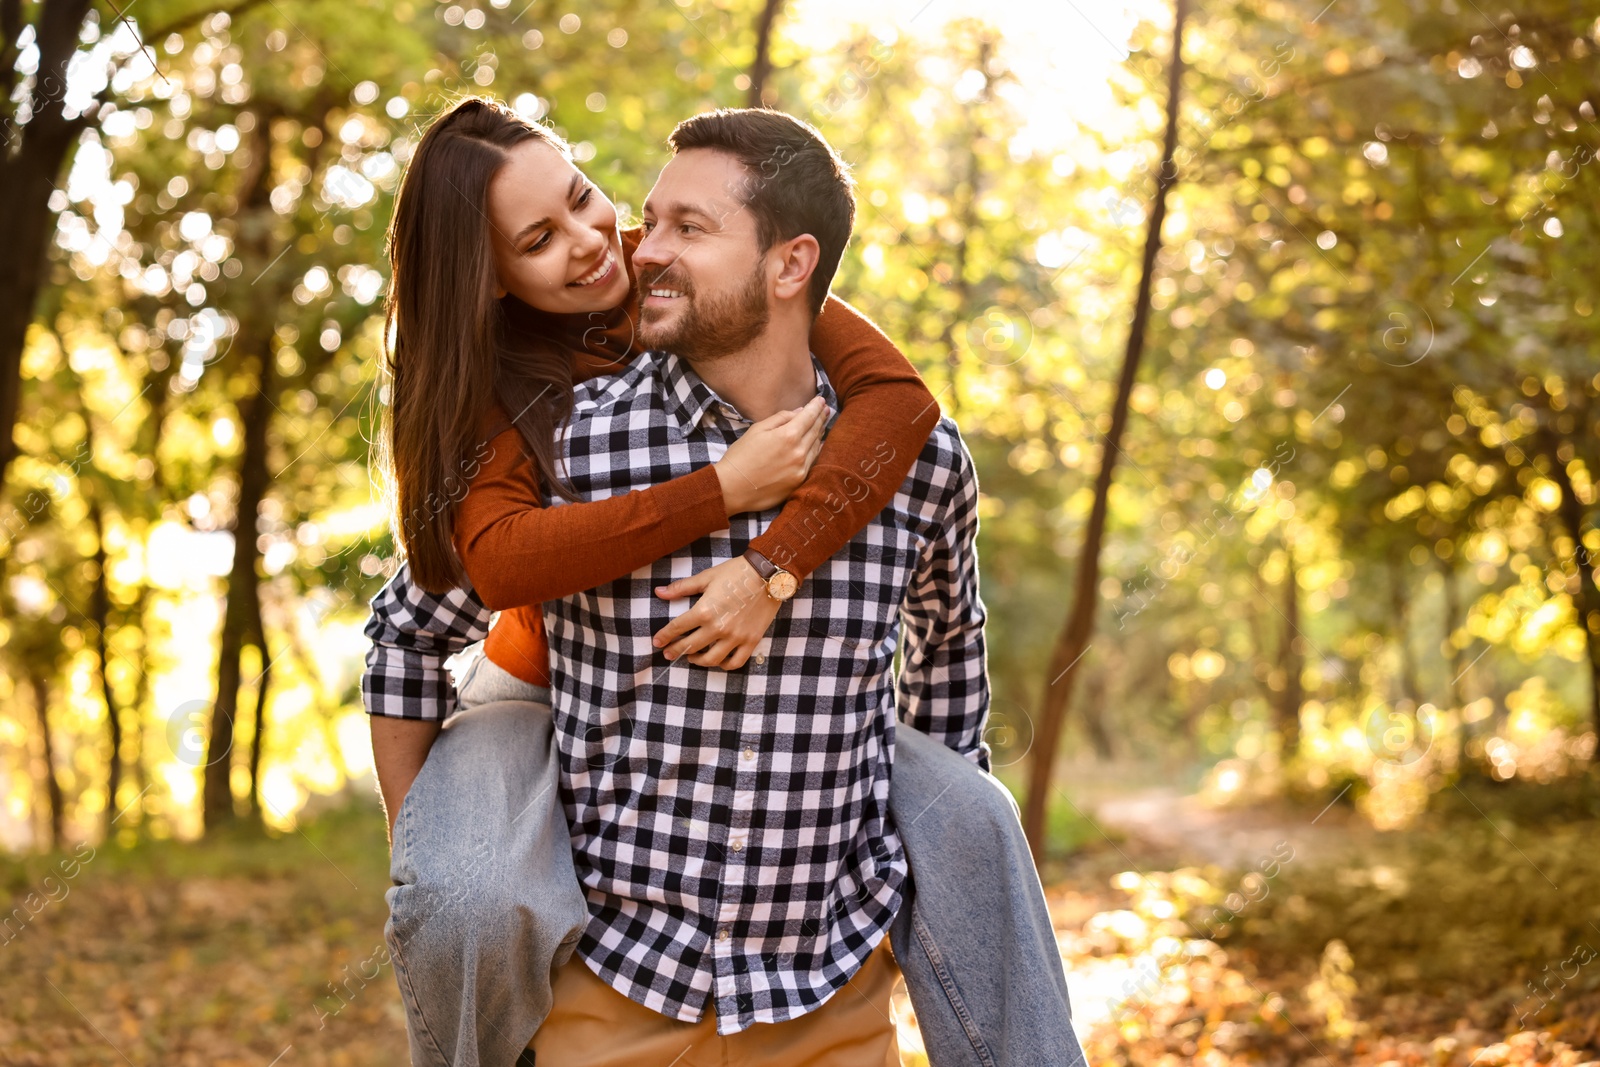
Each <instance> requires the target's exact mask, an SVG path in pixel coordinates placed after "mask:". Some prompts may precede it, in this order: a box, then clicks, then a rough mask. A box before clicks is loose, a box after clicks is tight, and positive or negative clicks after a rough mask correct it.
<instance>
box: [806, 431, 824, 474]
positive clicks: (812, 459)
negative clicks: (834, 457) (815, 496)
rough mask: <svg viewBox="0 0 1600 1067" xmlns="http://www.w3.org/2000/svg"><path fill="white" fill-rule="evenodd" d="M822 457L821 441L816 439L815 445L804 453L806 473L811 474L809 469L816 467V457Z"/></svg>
mask: <svg viewBox="0 0 1600 1067" xmlns="http://www.w3.org/2000/svg"><path fill="white" fill-rule="evenodd" d="M820 455H822V439H821V438H818V439H817V442H816V444H814V445H812V446H811V451H810V452H807V453H806V473H807V474H809V473H811V468H812V467H814V466H816V464H817V457H818V456H820Z"/></svg>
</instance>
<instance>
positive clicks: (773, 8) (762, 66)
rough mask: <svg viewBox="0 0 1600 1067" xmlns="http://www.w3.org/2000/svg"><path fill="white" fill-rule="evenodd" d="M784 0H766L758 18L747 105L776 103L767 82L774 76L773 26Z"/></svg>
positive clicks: (763, 105) (759, 105) (756, 105)
mask: <svg viewBox="0 0 1600 1067" xmlns="http://www.w3.org/2000/svg"><path fill="white" fill-rule="evenodd" d="M782 9H783V0H766V3H765V4H763V5H762V7H761V14H760V16H759V17H758V18H757V19H756V56H755V59H753V60H751V62H750V73H749V75H748V77H749V78H750V90H749V94H748V96H747V97H746V102H745V106H746V107H767V106H768V105H769V104H771V103H776V97H774V98H773V99H772V100H770V101H769V100H768V99H767V82H768V81H769V80H770V79H771V77H772V26H773V24H774V23H775V22H777V21H778V12H779V11H781V10H782Z"/></svg>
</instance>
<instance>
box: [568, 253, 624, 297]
mask: <svg viewBox="0 0 1600 1067" xmlns="http://www.w3.org/2000/svg"><path fill="white" fill-rule="evenodd" d="M616 273H617V254H616V252H615V251H613V250H612V249H610V248H607V249H606V250H605V254H604V255H603V256H602V257H601V259H600V263H599V264H598V265H597V266H596V267H595V268H594V269H593V270H591V271H589V272H588V273H587V274H585V275H584V276H583V277H581V278H579V279H578V280H577V281H575V282H568V283H567V288H569V289H587V288H589V287H590V286H603V285H606V284H608V283H609V282H610V281H611V279H612V278H613V277H615V276H616Z"/></svg>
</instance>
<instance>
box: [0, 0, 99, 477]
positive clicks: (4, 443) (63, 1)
mask: <svg viewBox="0 0 1600 1067" xmlns="http://www.w3.org/2000/svg"><path fill="white" fill-rule="evenodd" d="M89 7H90V4H89V0H44V2H43V3H42V4H41V5H40V10H39V16H38V19H37V21H36V22H35V23H34V26H35V32H36V34H37V37H36V44H37V46H38V49H39V59H38V73H37V77H36V79H35V82H34V88H33V92H32V95H31V96H30V98H29V99H30V107H31V109H32V113H31V115H30V117H29V119H28V121H27V123H26V124H25V125H23V126H21V127H20V131H21V141H22V143H21V145H20V147H19V148H18V149H17V150H16V152H15V153H11V152H0V204H4V205H5V210H4V211H0V248H4V249H5V255H3V256H0V483H3V482H4V481H5V477H6V473H7V472H8V471H9V470H10V467H11V461H12V460H13V459H15V458H16V455H17V446H16V442H15V440H14V439H13V437H12V434H13V432H14V431H15V429H16V423H17V405H18V402H19V401H20V399H21V396H22V349H23V346H24V345H25V344H26V342H27V337H28V326H29V325H30V324H31V323H32V322H33V307H34V304H35V303H36V302H37V299H38V296H39V290H40V289H41V288H43V285H44V277H45V271H46V265H47V261H46V258H45V252H46V250H47V249H48V248H49V244H50V238H51V235H52V234H54V233H55V213H54V212H52V211H51V210H50V194H51V193H53V192H54V191H55V188H56V178H57V176H59V175H60V173H61V169H62V164H63V162H64V161H65V160H66V157H67V151H68V149H70V148H71V146H72V142H73V140H74V139H75V138H76V137H77V136H78V133H79V131H80V130H82V129H84V128H85V126H86V125H87V121H86V120H85V119H84V118H81V117H80V118H76V119H68V118H67V117H66V112H65V110H64V107H65V103H66V92H65V88H66V85H67V65H68V63H70V62H71V60H72V57H73V55H74V54H76V52H77V50H78V36H79V33H80V32H81V30H82V28H83V20H84V17H85V15H87V14H88V11H89ZM15 14H16V13H15V12H14V11H8V12H7V13H6V16H5V18H4V20H3V21H5V22H6V23H8V24H11V23H15V21H16V19H15V17H14V16H15ZM8 32H9V31H8ZM14 42H15V37H10V38H8V39H7V40H6V41H5V45H6V46H7V47H6V49H5V51H6V55H7V56H8V57H10V56H11V53H12V51H13V49H12V48H11V47H10V46H11V45H12V44H13V43H14ZM12 58H13V59H14V57H12ZM6 69H7V71H8V74H9V72H11V71H13V70H14V66H13V63H10V62H8V63H7V64H6ZM9 76H14V74H12V75H9ZM8 95H9V94H8ZM93 113H94V111H93V109H91V111H90V114H91V115H92V114H93ZM16 129H18V127H16V126H15V119H14V118H10V119H8V130H11V131H14V130H16Z"/></svg>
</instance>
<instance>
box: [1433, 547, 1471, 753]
mask: <svg viewBox="0 0 1600 1067" xmlns="http://www.w3.org/2000/svg"><path fill="white" fill-rule="evenodd" d="M1439 569H1440V571H1442V572H1443V575H1444V644H1443V646H1442V647H1441V649H1440V651H1442V652H1443V653H1444V656H1445V660H1446V661H1447V662H1448V663H1449V664H1450V684H1449V686H1448V692H1447V695H1446V699H1448V700H1449V701H1450V707H1451V708H1452V709H1454V713H1455V719H1456V737H1455V770H1456V773H1457V774H1460V773H1461V772H1462V771H1463V770H1464V769H1465V768H1466V765H1467V718H1466V713H1465V711H1464V709H1465V708H1466V705H1467V694H1466V689H1465V687H1464V686H1463V685H1462V682H1463V676H1464V675H1465V674H1466V673H1467V668H1466V665H1465V662H1464V661H1465V660H1466V650H1465V649H1463V648H1458V647H1457V646H1456V642H1455V636H1456V631H1457V630H1459V629H1460V628H1461V586H1460V583H1459V580H1458V579H1457V576H1456V568H1455V565H1454V564H1453V563H1451V562H1449V561H1448V560H1443V559H1441V560H1440V561H1439Z"/></svg>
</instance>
